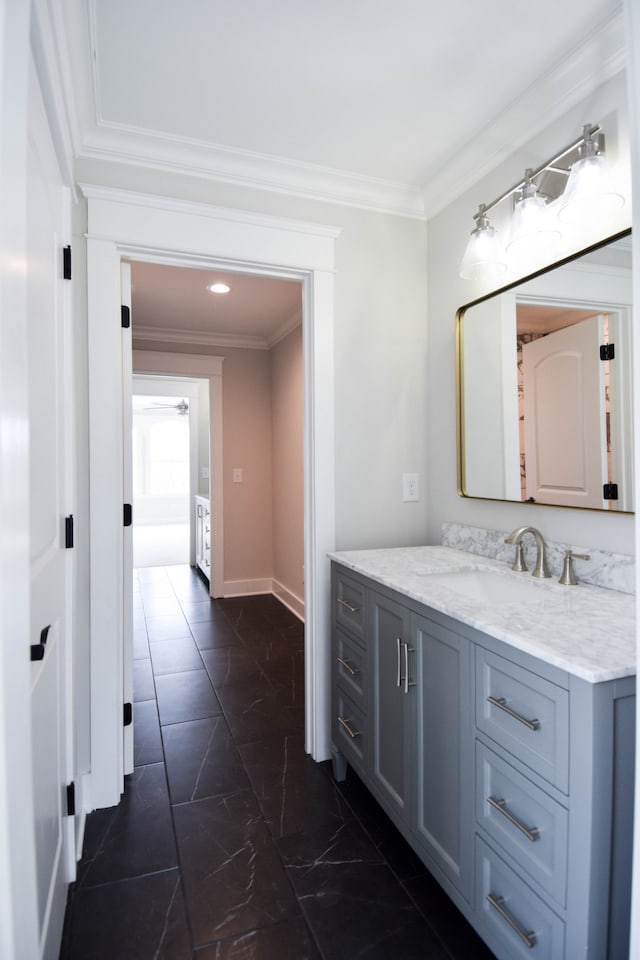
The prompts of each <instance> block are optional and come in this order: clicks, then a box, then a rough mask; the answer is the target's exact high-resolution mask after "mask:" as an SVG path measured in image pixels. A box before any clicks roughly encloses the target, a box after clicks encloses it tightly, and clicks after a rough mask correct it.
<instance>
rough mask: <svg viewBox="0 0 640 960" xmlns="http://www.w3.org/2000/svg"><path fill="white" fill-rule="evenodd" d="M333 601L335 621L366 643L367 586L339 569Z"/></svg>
mask: <svg viewBox="0 0 640 960" xmlns="http://www.w3.org/2000/svg"><path fill="white" fill-rule="evenodd" d="M333 602H334V620H335V622H336V623H337V624H339V625H340V626H341V627H342V628H343V629H345V630H348V631H349V632H350V633H351V634H353V636H354V637H357V638H358V639H359V640H360V641H361V642H363V643H364V639H365V635H364V609H365V588H364V587H363V586H362V585H361V584H360V583H358V582H357V581H356V580H352V579H351V577H347V576H345V575H344V574H343V573H342V571H341V570H337V571H336V577H335V591H334V601H333Z"/></svg>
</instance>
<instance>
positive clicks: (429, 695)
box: [412, 617, 473, 899]
mask: <svg viewBox="0 0 640 960" xmlns="http://www.w3.org/2000/svg"><path fill="white" fill-rule="evenodd" d="M413 645H414V647H415V652H414V653H413V655H412V657H413V661H414V666H413V670H414V672H415V680H416V686H415V693H414V700H415V710H416V718H415V721H414V722H415V729H416V742H415V768H414V769H415V778H416V784H415V792H416V798H417V799H416V804H417V806H416V814H415V832H416V836H417V838H418V843H419V845H420V847H421V849H422V850H423V851H424V852H425V853H426V854H427V855H428V857H429V858H430V860H431V861H432V862H434V863H435V864H436V865H437V866H438V867H439V869H440V870H441V871H442V873H443V874H444V875H445V876H446V877H447V878H448V879H449V880H450V881H451V882H452V883H453V884H454V885H455V887H456V888H457V889H458V890H459V891H460V893H462V894H463V896H464V897H465V898H467V899H468V898H469V896H470V892H471V887H472V853H471V852H472V844H473V829H472V825H473V782H472V781H473V753H472V742H471V741H472V735H471V719H472V713H471V702H472V689H473V688H472V684H471V645H470V643H469V642H468V640H467V639H466V638H464V637H460V636H458V635H457V634H455V633H453V632H452V631H450V630H447V629H446V627H443V626H441V625H439V624H437V623H435V622H433V621H431V620H427V619H424V618H422V617H418V618H417V628H416V633H415V642H414V644H413Z"/></svg>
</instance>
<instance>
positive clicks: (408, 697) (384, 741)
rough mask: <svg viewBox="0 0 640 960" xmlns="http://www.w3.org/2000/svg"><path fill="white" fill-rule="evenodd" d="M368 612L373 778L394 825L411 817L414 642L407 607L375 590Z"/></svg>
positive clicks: (406, 823)
mask: <svg viewBox="0 0 640 960" xmlns="http://www.w3.org/2000/svg"><path fill="white" fill-rule="evenodd" d="M369 610H370V617H371V619H370V631H369V640H370V664H371V669H370V691H371V692H370V710H369V714H370V728H369V729H370V738H371V766H370V770H369V776H370V778H371V781H372V786H373V789H374V792H375V793H376V796H377V797H378V799H379V800H380V802H381V803H382V805H383V806H384V807H385V809H386V810H387V812H388V813H389V814H390V815H391V816H393V817H394V819H396V822H401V823H404V824H405V825H407V826H409V825H410V823H411V818H412V797H411V759H412V756H411V755H412V752H413V740H414V737H413V729H414V721H413V705H414V700H415V696H414V692H413V686H414V683H415V680H413V679H411V676H410V675H411V671H412V664H411V663H410V659H411V658H412V657H413V650H414V648H413V644H412V643H411V640H412V637H411V617H410V613H409V611H408V610H407V609H406V607H403V606H401V605H400V604H398V603H395V602H394V601H393V600H390V599H389V598H387V597H384V596H382V595H380V594H378V593H374V592H373V591H372V592H371V593H370V595H369Z"/></svg>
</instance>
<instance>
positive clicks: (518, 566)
mask: <svg viewBox="0 0 640 960" xmlns="http://www.w3.org/2000/svg"><path fill="white" fill-rule="evenodd" d="M507 542H508V541H506V540H505V543H507ZM511 569H512V570H515V571H516V572H517V573H525V572H526V570H527V564H526V563H525V559H524V545H523V543H522V540H518V542H517V543H516V555H515V557H514V558H513V564H512V566H511Z"/></svg>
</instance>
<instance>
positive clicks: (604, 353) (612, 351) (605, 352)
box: [600, 343, 616, 360]
mask: <svg viewBox="0 0 640 960" xmlns="http://www.w3.org/2000/svg"><path fill="white" fill-rule="evenodd" d="M615 356H616V345H615V343H602V344H600V359H601V360H614V359H615Z"/></svg>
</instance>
